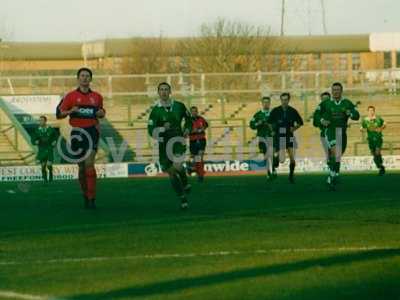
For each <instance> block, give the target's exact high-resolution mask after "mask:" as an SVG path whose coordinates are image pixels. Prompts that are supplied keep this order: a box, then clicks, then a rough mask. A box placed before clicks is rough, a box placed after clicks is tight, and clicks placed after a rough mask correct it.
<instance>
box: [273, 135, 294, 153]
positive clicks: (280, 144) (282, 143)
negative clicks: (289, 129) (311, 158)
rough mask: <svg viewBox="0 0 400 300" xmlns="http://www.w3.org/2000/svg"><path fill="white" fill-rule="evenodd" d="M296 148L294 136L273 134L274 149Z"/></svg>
mask: <svg viewBox="0 0 400 300" xmlns="http://www.w3.org/2000/svg"><path fill="white" fill-rule="evenodd" d="M289 148H292V149H296V148H297V141H296V138H295V137H294V136H290V135H286V136H277V135H275V136H274V150H275V151H276V152H277V151H280V150H284V149H289Z"/></svg>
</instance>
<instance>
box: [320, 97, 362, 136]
mask: <svg viewBox="0 0 400 300" xmlns="http://www.w3.org/2000/svg"><path fill="white" fill-rule="evenodd" d="M322 104H323V105H322ZM320 113H321V118H320V119H319V122H321V119H324V120H327V121H329V122H330V124H329V127H330V128H343V129H346V128H347V122H348V120H349V118H351V119H352V120H358V119H360V113H359V112H358V111H357V109H356V106H355V105H354V104H353V102H351V101H350V100H349V99H341V100H340V101H336V100H331V101H324V102H323V103H321V112H320Z"/></svg>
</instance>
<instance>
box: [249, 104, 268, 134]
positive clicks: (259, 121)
mask: <svg viewBox="0 0 400 300" xmlns="http://www.w3.org/2000/svg"><path fill="white" fill-rule="evenodd" d="M269 113H270V110H263V109H262V110H259V111H258V112H256V113H255V115H254V116H253V118H252V119H251V120H250V128H251V129H253V130H257V136H259V137H270V136H271V128H270V126H269V125H268V123H267V121H268V118H269Z"/></svg>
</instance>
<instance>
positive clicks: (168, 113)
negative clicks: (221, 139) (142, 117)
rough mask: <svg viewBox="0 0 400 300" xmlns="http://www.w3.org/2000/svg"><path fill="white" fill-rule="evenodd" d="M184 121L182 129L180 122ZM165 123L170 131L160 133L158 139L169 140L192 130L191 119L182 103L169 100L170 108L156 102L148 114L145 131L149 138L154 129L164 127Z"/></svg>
mask: <svg viewBox="0 0 400 300" xmlns="http://www.w3.org/2000/svg"><path fill="white" fill-rule="evenodd" d="M183 120H184V124H183V129H182V121H183ZM166 123H169V124H170V129H168V130H167V131H165V132H161V133H160V135H159V136H160V137H166V138H171V137H175V136H182V135H183V131H184V130H187V131H188V132H190V130H191V128H192V118H191V117H190V113H189V111H188V110H187V109H186V106H185V104H183V103H182V102H179V101H176V100H171V106H170V107H168V108H167V107H164V106H163V105H162V104H161V102H158V103H157V104H156V105H155V106H154V107H153V109H152V110H151V112H150V116H149V121H148V125H147V130H148V133H149V135H150V136H153V131H154V129H156V128H160V127H164V126H165V124H166Z"/></svg>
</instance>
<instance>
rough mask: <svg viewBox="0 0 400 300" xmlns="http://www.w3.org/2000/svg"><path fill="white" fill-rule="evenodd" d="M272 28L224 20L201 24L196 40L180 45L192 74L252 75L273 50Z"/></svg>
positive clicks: (185, 41) (192, 39)
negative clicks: (268, 51) (231, 73)
mask: <svg viewBox="0 0 400 300" xmlns="http://www.w3.org/2000/svg"><path fill="white" fill-rule="evenodd" d="M270 32H271V31H270V28H269V27H266V26H254V25H250V24H248V23H244V22H240V21H229V20H226V19H223V18H219V19H217V20H216V21H215V22H212V23H205V24H203V25H201V27H200V31H199V35H198V36H197V37H193V38H188V39H184V40H182V41H181V43H180V45H179V46H180V47H181V48H182V52H183V53H184V54H185V56H187V57H188V58H187V59H188V60H189V61H190V66H191V69H192V71H201V72H251V71H257V70H259V69H260V66H261V59H262V56H263V55H265V53H266V51H267V49H268V48H270V47H272V46H273V45H272V42H271V39H270V38H269V37H270Z"/></svg>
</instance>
